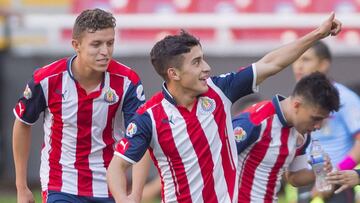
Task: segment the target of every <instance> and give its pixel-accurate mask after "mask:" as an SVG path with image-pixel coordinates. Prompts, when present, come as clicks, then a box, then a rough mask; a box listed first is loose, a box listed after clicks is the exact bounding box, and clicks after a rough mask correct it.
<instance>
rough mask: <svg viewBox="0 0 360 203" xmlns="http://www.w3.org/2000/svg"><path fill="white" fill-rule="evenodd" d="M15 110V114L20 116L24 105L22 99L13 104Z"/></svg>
mask: <svg viewBox="0 0 360 203" xmlns="http://www.w3.org/2000/svg"><path fill="white" fill-rule="evenodd" d="M15 111H16V113H17V115H18V116H19V117H20V118H22V116H23V115H24V112H25V105H24V103H23V102H22V101H19V103H18V104H17V105H16V106H15Z"/></svg>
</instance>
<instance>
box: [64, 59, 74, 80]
mask: <svg viewBox="0 0 360 203" xmlns="http://www.w3.org/2000/svg"><path fill="white" fill-rule="evenodd" d="M75 58H76V55H74V56H72V57H70V58H68V60H67V61H66V68H67V71H68V73H69V75H70V77H71V79H73V80H74V81H76V80H75V78H74V75H73V73H72V70H71V65H72V62H73V61H74V59H75Z"/></svg>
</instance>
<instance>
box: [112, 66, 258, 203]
mask: <svg viewBox="0 0 360 203" xmlns="http://www.w3.org/2000/svg"><path fill="white" fill-rule="evenodd" d="M255 73H256V71H255V67H254V68H253V67H252V66H249V67H247V68H244V69H241V70H240V71H238V72H236V73H228V74H224V75H220V76H216V77H211V78H209V79H208V80H207V83H208V87H209V90H208V91H207V92H206V93H204V94H201V95H199V96H198V97H197V99H196V101H195V104H194V106H193V109H192V110H191V111H189V110H188V109H186V108H184V107H182V106H179V105H177V104H176V102H175V100H174V99H173V97H172V96H171V95H170V93H169V92H168V91H167V89H166V86H165V84H164V86H163V91H162V92H160V93H158V94H156V95H154V96H153V97H152V98H151V99H150V100H149V101H147V102H146V103H145V105H144V106H143V107H141V108H140V109H139V110H138V111H137V113H136V114H135V116H134V117H133V119H132V121H131V123H130V124H129V125H128V127H127V129H126V136H125V138H124V139H122V140H121V141H120V142H119V143H118V144H117V146H116V149H115V155H117V156H120V157H122V158H124V159H125V160H127V161H128V162H130V163H135V162H137V161H139V160H140V159H141V157H142V156H143V154H144V153H145V151H146V150H147V149H149V150H150V154H151V156H152V159H153V161H154V163H155V165H156V167H157V168H158V171H159V174H160V177H161V183H162V192H161V195H162V202H166V203H168V202H196V203H201V202H206V203H215V202H218V203H228V202H236V201H237V179H238V178H237V174H236V165H237V153H236V144H235V139H234V134H233V129H232V124H231V113H230V107H231V104H232V103H233V102H235V101H236V100H237V99H238V98H240V97H242V96H244V95H247V94H250V93H252V92H253V90H254V89H255V88H256V75H255Z"/></svg>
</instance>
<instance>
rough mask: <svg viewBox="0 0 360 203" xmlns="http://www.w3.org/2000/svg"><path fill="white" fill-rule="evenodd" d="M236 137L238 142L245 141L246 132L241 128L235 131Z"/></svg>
mask: <svg viewBox="0 0 360 203" xmlns="http://www.w3.org/2000/svg"><path fill="white" fill-rule="evenodd" d="M234 135H235V140H236V142H241V141H244V140H245V139H246V137H247V134H246V131H245V130H244V129H243V128H242V127H239V126H238V127H236V128H235V129H234Z"/></svg>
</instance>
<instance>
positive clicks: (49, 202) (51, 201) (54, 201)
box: [43, 190, 115, 203]
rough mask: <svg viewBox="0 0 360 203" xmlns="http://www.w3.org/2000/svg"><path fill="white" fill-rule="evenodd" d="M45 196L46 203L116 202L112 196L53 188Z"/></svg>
mask: <svg viewBox="0 0 360 203" xmlns="http://www.w3.org/2000/svg"><path fill="white" fill-rule="evenodd" d="M45 193H46V192H45ZM43 198H44V199H43V202H46V203H97V202H99V203H115V200H114V199H113V198H112V197H86V196H78V195H73V194H69V193H65V192H57V191H51V190H50V191H48V192H47V194H43Z"/></svg>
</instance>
